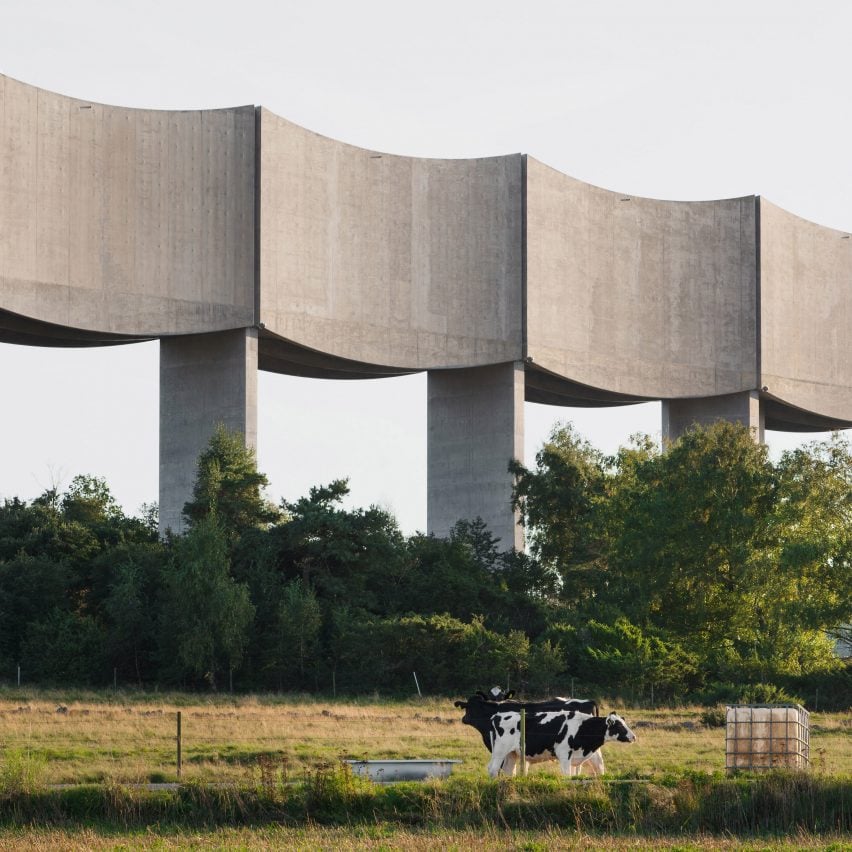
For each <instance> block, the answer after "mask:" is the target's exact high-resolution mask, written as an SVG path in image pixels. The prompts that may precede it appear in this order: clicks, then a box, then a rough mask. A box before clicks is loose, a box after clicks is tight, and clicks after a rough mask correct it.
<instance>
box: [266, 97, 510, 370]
mask: <svg viewBox="0 0 852 852" xmlns="http://www.w3.org/2000/svg"><path fill="white" fill-rule="evenodd" d="M260 174H261V195H260V320H261V322H262V323H263V324H264V326H265V329H266V333H267V334H268V333H272V334H274V335H278V336H279V337H281V338H284V339H286V340H288V341H290V342H292V343H296V344H298V345H300V346H304V347H308V348H309V349H313V350H318V351H321V352H324V353H327V354H328V355H331V356H335V357H338V358H344V359H349V360H351V361H355V362H366V363H370V364H374V365H381V366H385V367H392V368H401V369H404V370H424V369H431V368H445V367H474V366H481V365H487V364H496V363H500V362H506V361H513V360H516V359H519V358H520V357H521V347H522V342H521V341H522V286H521V274H522V247H523V231H522V158H521V156H520V155H519V154H518V155H512V156H506V157H493V158H488V159H480V160H423V159H415V158H411V157H396V156H391V155H388V154H381V153H378V152H375V151H368V150H364V149H362V148H355V147H352V146H351V145H344V144H342V143H340V142H336V141H334V140H333V139H328V138H325V137H323V136H319V135H317V134H315V133H311V132H309V131H307V130H304V129H302V128H301V127H298V126H296V125H294V124H291V123H290V122H288V121H285V120H284V119H282V118H279V117H278V116H276V115H274V114H272V113H270V112H268V111H267V110H261V111H260Z"/></svg>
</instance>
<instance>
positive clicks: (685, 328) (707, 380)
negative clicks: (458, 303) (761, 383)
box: [527, 157, 757, 399]
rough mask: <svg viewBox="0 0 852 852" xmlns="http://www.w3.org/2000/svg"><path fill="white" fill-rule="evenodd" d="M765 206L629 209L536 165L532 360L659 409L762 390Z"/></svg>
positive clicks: (530, 167)
mask: <svg viewBox="0 0 852 852" xmlns="http://www.w3.org/2000/svg"><path fill="white" fill-rule="evenodd" d="M756 323H757V316H756V262H755V202H754V197H753V196H748V197H745V198H735V199H730V200H725V201H701V202H677V201H655V200H653V199H647V198H635V197H627V196H624V195H621V194H619V193H614V192H608V191H607V190H603V189H599V188H597V187H594V186H590V185H589V184H586V183H582V182H581V181H577V180H574V179H573V178H570V177H568V176H567V175H563V174H561V173H559V172H557V171H554V170H553V169H551V168H549V167H547V166H545V165H543V164H542V163H539V162H538V161H536V160H534V159H533V158H532V157H527V355H528V356H530V357H532V359H533V361H534V363H535V364H536V365H537V366H540V367H542V368H544V369H545V370H549V371H550V372H552V373H555V374H557V375H559V376H564V377H565V378H568V379H571V380H572V381H575V382H579V383H581V384H584V385H589V386H591V387H595V388H600V389H602V390H607V391H612V392H615V393H620V394H626V395H629V396H633V397H646V398H653V399H661V398H671V397H698V396H716V395H719V394H729V393H735V392H738V391H745V390H750V389H754V388H756V387H757V384H756V382H757V339H756V328H757V325H756Z"/></svg>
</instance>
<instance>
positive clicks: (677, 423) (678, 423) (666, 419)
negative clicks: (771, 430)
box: [663, 391, 765, 445]
mask: <svg viewBox="0 0 852 852" xmlns="http://www.w3.org/2000/svg"><path fill="white" fill-rule="evenodd" d="M718 420H727V421H728V422H729V423H742V424H743V425H744V426H747V427H748V428H749V429H752V430H753V434H754V439H755V440H756V441H759V442H761V443H762V442H763V437H764V436H763V433H764V428H765V418H764V412H763V403H762V400H761V399H760V394H759V393H758V392H757V391H746V392H744V393H732V394H727V395H725V396H715V397H710V398H709V399H708V398H704V399H664V400H663V444H664V445H665V444H668V443H670V442H672V441H675V440H676V439H677V438H679V437H680V436H681V435H682V434H683V433H684V432H686V431H688V430H689V429H691V428H692V427H694V426H710V425H711V424H713V423H715V422H716V421H718Z"/></svg>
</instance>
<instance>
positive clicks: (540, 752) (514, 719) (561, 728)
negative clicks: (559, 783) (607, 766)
mask: <svg viewBox="0 0 852 852" xmlns="http://www.w3.org/2000/svg"><path fill="white" fill-rule="evenodd" d="M489 740H490V742H491V748H490V751H491V760H490V761H489V762H488V774H489V775H490V776H491V777H492V778H496V777H497V775H498V773H499V772H500V770H501V769H502V768H504V763H505V762H506V761H507V759H508V758H509V757H510V755H515V760H517V759H518V757H519V756H520V750H521V714H520V713H516V712H509V713H495V714H494V715H493V716H492V717H491V720H490V731H489ZM608 742H622V743H633V742H636V735H635V734H634V733H633V731H631V730H630V728H628V727H627V725H626V724H625V723H624V719H622V718H621V716H619V715H618V714H617V713H610V714H609V716H607V717H606V718H604V717H602V716H591V715H589V714H587V713H578V712H577V711H576V710H555V711H543V712H533V713H530V712H529V711H527V730H526V754H527V760H528V761H531V762H535V761H539V760H552V759H553V758H556V760H558V761H559V768H560V769H561V770H562V774H563V775H576V774H577V773H578V772H579V769H580V766H581V765H583V764H584V763H587V762H588V761H590V759H592V756H593V755H595V754H598V753H599V750H600V748H601V746H603V745H604V744H605V743H608Z"/></svg>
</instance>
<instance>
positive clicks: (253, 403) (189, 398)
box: [160, 328, 257, 535]
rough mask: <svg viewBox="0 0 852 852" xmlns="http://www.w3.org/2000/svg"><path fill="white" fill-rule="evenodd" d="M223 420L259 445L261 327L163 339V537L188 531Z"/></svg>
mask: <svg viewBox="0 0 852 852" xmlns="http://www.w3.org/2000/svg"><path fill="white" fill-rule="evenodd" d="M218 423H223V424H224V425H225V426H226V427H227V428H228V429H231V430H238V431H240V432H242V433H243V434H244V435H245V438H246V445H247V446H251V447H256V446H257V330H256V329H254V328H241V329H236V330H234V331H220V332H215V333H213V334H193V335H188V336H185V337H164V338H161V340H160V534H161V535H163V534H164V533H165V531H166V530H167V529H171V530H172V531H173V532H181V531H182V530H183V527H184V521H183V516H182V512H183V506H184V503H186V502H187V500H189V498H190V497H191V496H192V486H193V484H194V483H195V476H196V463H197V461H198V456H199V454H200V453H201V451H202V450H203V449H204V447H205V446H206V445H207V442H208V441H209V440H210V436H211V435H212V434H213V430H214V429H215V428H216V425H217V424H218Z"/></svg>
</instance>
